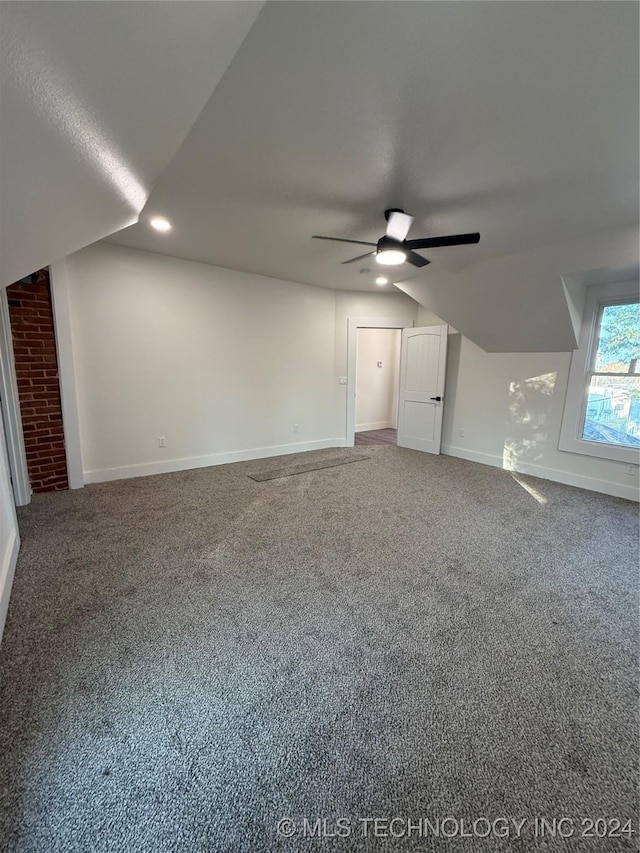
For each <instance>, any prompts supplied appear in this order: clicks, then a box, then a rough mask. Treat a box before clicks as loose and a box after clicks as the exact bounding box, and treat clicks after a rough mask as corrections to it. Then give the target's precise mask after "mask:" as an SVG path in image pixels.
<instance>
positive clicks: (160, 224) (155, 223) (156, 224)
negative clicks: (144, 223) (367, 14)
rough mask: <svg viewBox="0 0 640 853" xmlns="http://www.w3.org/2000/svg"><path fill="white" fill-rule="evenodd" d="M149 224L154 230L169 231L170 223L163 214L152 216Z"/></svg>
mask: <svg viewBox="0 0 640 853" xmlns="http://www.w3.org/2000/svg"><path fill="white" fill-rule="evenodd" d="M150 224H151V227H152V228H155V229H156V231H171V223H170V222H169V220H168V219H165V218H164V216H154V217H153V219H152V220H151V223H150Z"/></svg>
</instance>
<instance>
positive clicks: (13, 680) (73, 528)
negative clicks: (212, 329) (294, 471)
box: [0, 447, 638, 853]
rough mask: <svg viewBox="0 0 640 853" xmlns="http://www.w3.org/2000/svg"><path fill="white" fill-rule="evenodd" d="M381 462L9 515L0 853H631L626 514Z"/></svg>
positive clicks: (446, 467)
mask: <svg viewBox="0 0 640 853" xmlns="http://www.w3.org/2000/svg"><path fill="white" fill-rule="evenodd" d="M363 451H365V448H363ZM336 452H339V451H336V450H335V449H333V450H327V451H319V452H318V458H321V457H322V455H323V454H326V455H335V454H336ZM346 452H349V451H346ZM366 453H367V454H368V455H371V457H372V458H371V459H370V460H369V461H368V462H366V463H363V464H361V465H344V466H341V467H333V468H328V469H324V470H321V471H314V472H310V473H308V474H303V475H300V476H297V477H287V478H282V479H277V480H272V481H270V482H266V483H256V482H254V481H252V480H251V479H249V477H248V476H247V474H248V473H249V472H250V471H255V470H261V468H263V469H264V470H265V471H267V470H269V469H270V468H272V467H274V460H273V459H271V460H268V459H266V460H262V461H261V462H258V463H257V462H247V463H239V464H235V465H228V466H224V467H219V468H208V469H200V470H197V471H190V472H182V473H177V474H169V475H164V476H158V477H148V478H141V479H135V480H126V481H120V482H114V483H105V484H100V485H93V486H89V487H87V488H85V489H84V490H80V491H75V492H65V493H56V494H50V495H37V496H35V498H34V500H33V503H32V504H31V505H30V506H29V507H26V508H24V509H22V510H20V513H19V520H20V528H21V533H22V538H23V546H22V550H21V554H20V558H19V562H18V566H17V573H16V578H15V583H14V592H13V596H12V599H11V604H10V609H9V614H8V621H7V626H6V630H5V635H4V639H3V642H2V645H1V646H0V849H2V850H3V851H29V853H36V851H37V853H40V851H41V853H74V851H81V853H87V851H91V852H92V853H103V851H105V852H106V851H115V853H128V851H132V853H134V851H135V853H142V852H143V851H144V852H145V853H146V851H149V853H152V851H153V853H165V851H166V852H167V853H168V851H172V853H173V851H176V853H177V851H179V852H180V853H204V851H228V853H261V851H284V853H289V852H290V851H323V853H324V851H420V853H424V851H440V850H442V851H449V850H461V851H471V850H473V851H478V850H480V851H487V853H489V851H491V853H492V851H534V850H535V851H537V850H558V851H572V850H579V851H584V850H587V851H591V850H593V851H610V850H613V851H618V850H620V851H627V850H635V849H637V844H638V835H637V832H638V825H637V808H638V801H637V784H636V780H637V772H638V762H637V745H638V741H637V736H638V727H637V722H638V721H637V710H638V703H637V658H636V650H637V607H638V585H637V562H638V524H637V521H638V517H637V506H636V505H635V504H631V503H629V502H626V501H623V500H618V499H615V498H609V497H604V496H601V495H598V494H595V493H591V492H586V491H580V490H578V489H573V488H569V487H565V486H561V485H558V484H554V483H550V482H547V481H542V480H534V479H532V478H525V477H520V478H519V479H520V481H521V482H518V481H517V480H516V479H514V478H513V477H512V476H511V475H510V474H509V473H507V472H504V471H499V470H496V469H493V468H489V467H486V466H482V465H478V464H474V463H471V462H465V461H462V460H459V459H454V458H448V457H434V456H429V455H428V454H421V453H417V452H415V451H411V450H402V449H399V448H394V447H367V448H366ZM299 458H300V459H301V460H302V459H304V460H307V459H308V458H309V457H308V456H307V455H304V456H303V455H300V457H299ZM288 461H290V462H295V461H296V459H295V458H292V457H290V458H289V460H288ZM522 484H524V485H530V486H531V485H532V486H534V488H535V489H536V490H537V497H536V496H535V495H532V494H531V493H530V492H529V491H527V489H525V488H524V487H523V485H522ZM541 501H542V502H541ZM283 818H290V819H291V820H292V821H293V822H294V823H293V824H282V825H281V826H280V833H279V832H278V824H279V822H280V821H281V820H282V819H283ZM373 818H378V819H379V821H381V822H379V823H378V824H374V823H373V822H371V821H372V820H373ZM394 818H395V819H397V820H396V821H395V822H394V823H389V821H391V820H392V819H394ZM536 818H538V819H540V818H545V819H546V820H547V821H548V823H547V826H548V827H549V826H552V825H553V823H552V822H553V820H554V819H555V820H556V821H557V820H558V819H560V818H566V819H567V820H568V821H571V823H566V822H565V823H562V824H557V823H556V827H557V826H561V827H562V832H563V833H565V834H566V833H568V831H569V829H572V831H573V837H572V838H570V839H566V838H562V837H556V838H555V839H554V838H553V837H552V835H551V834H550V830H549V831H548V832H547V833H546V834H545V836H544V837H541V836H540V830H539V827H540V824H538V825H537V826H538V828H536V823H535V820H536ZM598 818H604V819H606V820H610V821H611V823H608V824H606V826H605V831H606V834H607V836H608V837H607V838H604V839H600V838H596V837H583V835H584V833H585V832H586V833H587V834H588V833H589V824H588V823H586V824H585V823H583V821H585V820H589V819H591V820H596V819H598ZM316 819H320V821H322V820H324V821H325V823H324V824H322V822H321V823H319V824H316ZM369 819H371V821H369ZM425 819H428V820H429V821H430V823H426V822H425ZM503 819H504V821H517V822H518V824H519V825H520V827H521V828H520V831H519V832H518V831H517V830H516V825H515V824H513V823H507V822H505V823H502V822H501V821H502V820H503ZM305 820H306V823H305ZM385 820H386V821H387V823H386V824H385V823H384V821H385ZM523 820H524V821H525V823H524V824H520V821H523ZM616 820H619V821H621V822H622V825H623V826H624V823H625V822H626V821H627V820H632V821H633V825H632V829H633V831H634V833H635V834H634V835H632V836H631V837H627V836H626V835H624V834H620V833H619V832H618V831H617V829H616V824H615V821H616ZM368 821H369V822H368ZM473 821H475V824H474V823H473ZM483 821H488V822H489V823H485V822H483ZM411 827H413V829H412V828H411ZM487 827H489V834H488V835H487V837H484V835H485V834H487ZM599 827H600V831H602V828H603V824H600V825H599ZM505 828H506V829H505ZM436 830H438V831H439V832H440V833H441V834H440V836H439V837H438V836H437V835H436ZM336 832H339V833H341V834H338V835H336ZM594 832H595V830H594ZM463 833H466V835H463ZM286 834H291V835H292V837H291V838H287V837H285V835H286ZM318 835H323V836H324V837H318Z"/></svg>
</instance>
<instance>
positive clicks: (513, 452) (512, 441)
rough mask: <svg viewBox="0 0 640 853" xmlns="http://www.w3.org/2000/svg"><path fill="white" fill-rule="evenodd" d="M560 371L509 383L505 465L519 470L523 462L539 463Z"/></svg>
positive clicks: (503, 459)
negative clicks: (520, 462) (519, 463)
mask: <svg viewBox="0 0 640 853" xmlns="http://www.w3.org/2000/svg"><path fill="white" fill-rule="evenodd" d="M557 376H558V375H557V373H556V372H555V371H552V372H550V373H543V374H540V376H533V377H530V378H528V379H518V380H515V381H513V382H511V383H510V384H509V401H508V423H507V429H506V432H507V437H506V438H505V443H504V448H503V454H502V463H503V464H502V467H503V468H505V469H506V470H509V471H510V470H516V469H517V465H518V462H519V461H525V462H529V463H535V462H536V461H538V460H539V459H540V456H541V455H542V448H544V447H545V446H546V445H547V444H548V437H549V416H550V412H551V401H552V397H553V394H554V391H555V387H556V381H557Z"/></svg>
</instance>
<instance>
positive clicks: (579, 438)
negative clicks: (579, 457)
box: [559, 282, 640, 464]
mask: <svg viewBox="0 0 640 853" xmlns="http://www.w3.org/2000/svg"><path fill="white" fill-rule="evenodd" d="M559 448H560V450H568V451H571V452H573V453H582V454H586V455H588V456H600V457H602V458H604V459H613V460H616V461H619V462H632V463H636V464H637V463H638V461H639V452H640V305H639V303H638V284H637V283H636V282H628V283H624V284H610V285H601V286H598V287H592V288H589V289H588V291H587V298H586V302H585V312H584V319H583V324H582V333H581V335H580V344H579V348H578V349H577V350H576V351H575V352H574V353H573V356H572V359H571V370H570V374H569V385H568V388H567V398H566V402H565V411H564V417H563V422H562V429H561V432H560V443H559Z"/></svg>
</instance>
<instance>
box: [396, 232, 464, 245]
mask: <svg viewBox="0 0 640 853" xmlns="http://www.w3.org/2000/svg"><path fill="white" fill-rule="evenodd" d="M479 242H480V235H479V234H478V232H477V231H476V232H474V233H473V234H450V235H449V236H448V237H423V238H422V239H421V240H420V239H418V240H405V243H404V244H405V246H406V247H407V248H408V249H437V248H438V247H440V246H464V245H465V244H467V243H479Z"/></svg>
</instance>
